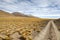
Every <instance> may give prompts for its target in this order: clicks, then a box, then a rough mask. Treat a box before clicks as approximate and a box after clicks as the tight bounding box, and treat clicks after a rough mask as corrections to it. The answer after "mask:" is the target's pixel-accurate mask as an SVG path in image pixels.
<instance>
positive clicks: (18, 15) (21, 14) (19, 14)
mask: <svg viewBox="0 0 60 40" xmlns="http://www.w3.org/2000/svg"><path fill="white" fill-rule="evenodd" d="M12 14H13V15H14V16H16V17H34V16H31V15H25V14H23V13H20V12H14V13H12Z"/></svg>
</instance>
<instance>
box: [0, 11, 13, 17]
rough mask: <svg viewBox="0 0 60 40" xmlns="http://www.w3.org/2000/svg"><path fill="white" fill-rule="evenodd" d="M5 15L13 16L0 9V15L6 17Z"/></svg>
mask: <svg viewBox="0 0 60 40" xmlns="http://www.w3.org/2000/svg"><path fill="white" fill-rule="evenodd" d="M7 16H9V17H10V16H13V15H12V14H10V13H8V12H5V11H2V10H0V17H7Z"/></svg>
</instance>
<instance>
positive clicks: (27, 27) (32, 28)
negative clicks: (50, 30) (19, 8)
mask: <svg viewBox="0 0 60 40" xmlns="http://www.w3.org/2000/svg"><path fill="white" fill-rule="evenodd" d="M48 21H49V20H47V19H40V18H28V17H0V39H1V40H2V39H5V40H12V38H11V37H10V35H13V34H14V33H16V32H18V33H19V34H20V35H21V36H23V37H24V38H26V40H32V39H33V38H34V36H36V35H34V34H35V33H39V32H40V31H41V30H42V29H43V28H44V27H45V25H46V24H47V23H48ZM34 32H35V33H34Z"/></svg>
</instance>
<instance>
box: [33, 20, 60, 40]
mask: <svg viewBox="0 0 60 40" xmlns="http://www.w3.org/2000/svg"><path fill="white" fill-rule="evenodd" d="M33 40H60V34H59V31H58V29H57V26H56V25H55V24H54V22H53V21H50V22H48V24H47V26H46V27H45V29H43V30H42V31H41V32H40V33H39V34H37V36H36V37H35V38H34V39H33Z"/></svg>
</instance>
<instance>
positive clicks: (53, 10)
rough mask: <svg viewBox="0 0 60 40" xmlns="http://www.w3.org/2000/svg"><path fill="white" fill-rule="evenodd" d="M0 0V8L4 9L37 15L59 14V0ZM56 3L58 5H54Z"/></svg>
mask: <svg viewBox="0 0 60 40" xmlns="http://www.w3.org/2000/svg"><path fill="white" fill-rule="evenodd" d="M3 1H4V2H2V0H0V9H3V10H6V11H11V12H14V11H20V12H23V13H25V14H32V15H34V16H38V17H44V16H50V17H51V16H54V17H55V16H59V15H60V9H59V7H60V4H59V3H60V0H49V1H48V0H31V1H32V2H30V1H28V0H20V1H18V0H3ZM56 5H58V6H56ZM58 9H59V10H58Z"/></svg>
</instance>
